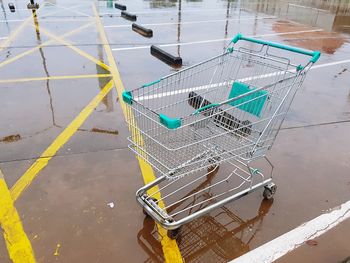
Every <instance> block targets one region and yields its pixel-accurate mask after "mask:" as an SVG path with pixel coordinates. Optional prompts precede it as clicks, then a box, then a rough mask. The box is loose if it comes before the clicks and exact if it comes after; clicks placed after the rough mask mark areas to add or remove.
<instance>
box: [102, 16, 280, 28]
mask: <svg viewBox="0 0 350 263" xmlns="http://www.w3.org/2000/svg"><path fill="white" fill-rule="evenodd" d="M274 18H276V17H275V16H266V17H258V18H256V17H246V18H230V19H217V20H199V21H187V22H180V23H179V22H170V23H153V24H142V26H169V25H190V24H202V23H217V22H226V21H244V20H262V19H274ZM104 27H105V28H119V27H131V25H108V26H104Z"/></svg>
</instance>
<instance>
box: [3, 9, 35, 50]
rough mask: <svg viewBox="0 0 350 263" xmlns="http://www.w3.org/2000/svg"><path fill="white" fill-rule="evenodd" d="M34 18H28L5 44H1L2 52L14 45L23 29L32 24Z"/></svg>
mask: <svg viewBox="0 0 350 263" xmlns="http://www.w3.org/2000/svg"><path fill="white" fill-rule="evenodd" d="M31 18H32V16H29V17H27V18H26V19H25V20H24V21H23V23H22V24H21V25H19V26H18V27H17V28H16V29H15V30H14V31H13V32H12V33H11V34H10V36H9V37H8V38H7V39H5V40H4V41H3V42H1V46H0V51H2V50H4V49H5V48H7V47H9V46H10V45H11V43H12V41H13V40H14V39H15V38H16V37H17V35H18V34H20V33H21V32H22V31H23V29H24V28H25V27H26V25H27V24H28V23H29V22H30V20H31Z"/></svg>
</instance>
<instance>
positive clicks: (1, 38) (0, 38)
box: [0, 37, 8, 40]
mask: <svg viewBox="0 0 350 263" xmlns="http://www.w3.org/2000/svg"><path fill="white" fill-rule="evenodd" d="M3 39H8V37H0V40H3Z"/></svg>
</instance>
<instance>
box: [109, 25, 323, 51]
mask: <svg viewBox="0 0 350 263" xmlns="http://www.w3.org/2000/svg"><path fill="white" fill-rule="evenodd" d="M320 31H323V29H312V30H302V31H292V32H284V33H273V34H263V35H254V36H248V37H270V36H282V35H293V34H301V33H311V32H320ZM231 39H232V38H220V39H211V40H202V41H194V42H184V43H172V44H161V45H158V46H159V47H174V46H187V45H195V44H206V43H214V42H221V41H225V40H231ZM150 47H151V46H150V45H146V46H138V47H137V46H136V47H123V48H112V51H128V50H136V49H147V48H150Z"/></svg>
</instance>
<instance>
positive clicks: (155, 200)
mask: <svg viewBox="0 0 350 263" xmlns="http://www.w3.org/2000/svg"><path fill="white" fill-rule="evenodd" d="M149 199H151V200H152V201H153V202H157V201H158V200H157V198H154V197H149ZM142 212H143V214H144V215H145V216H146V217H149V216H150V215H149V214H148V213H147V211H146V210H145V209H142Z"/></svg>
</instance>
